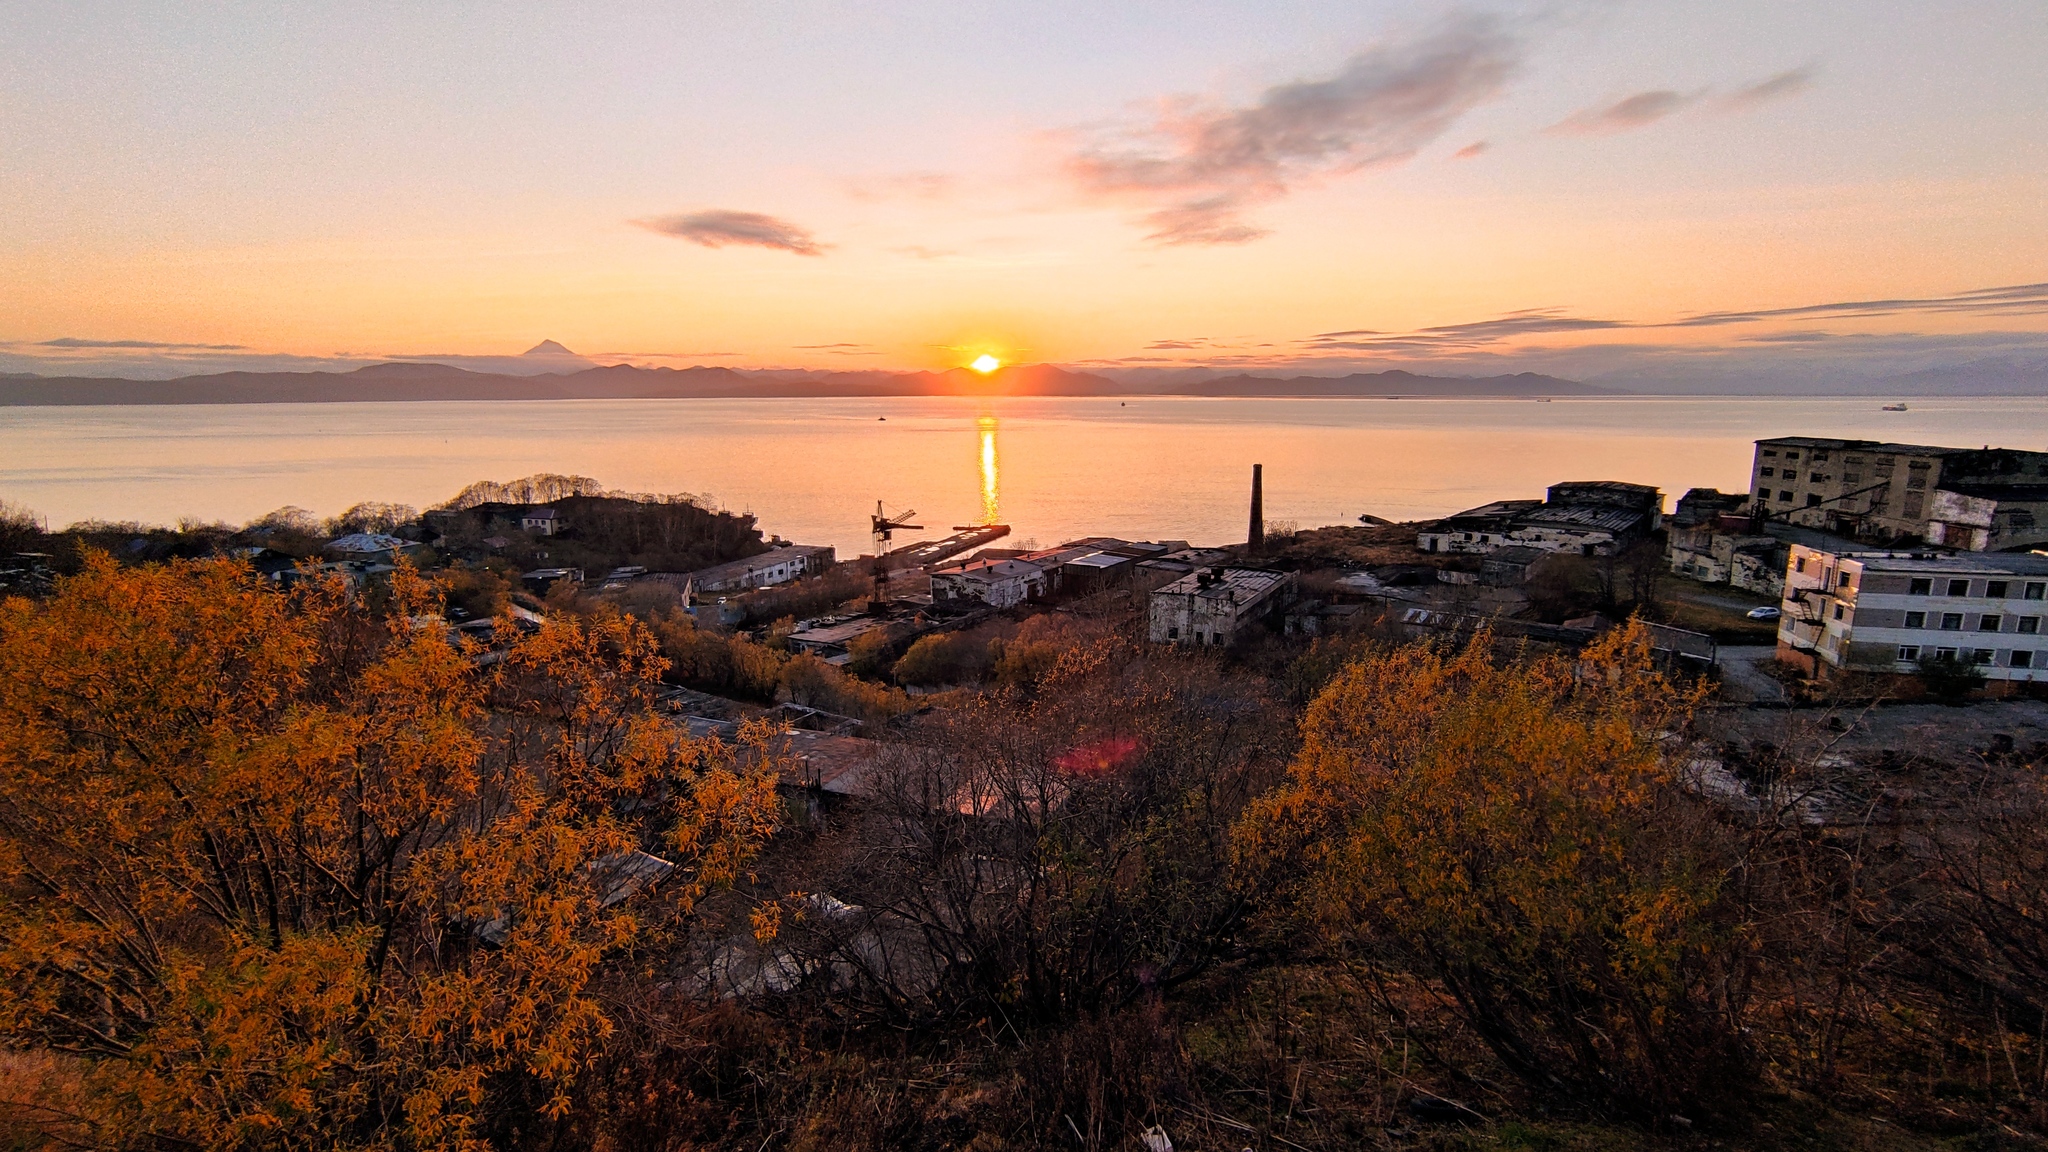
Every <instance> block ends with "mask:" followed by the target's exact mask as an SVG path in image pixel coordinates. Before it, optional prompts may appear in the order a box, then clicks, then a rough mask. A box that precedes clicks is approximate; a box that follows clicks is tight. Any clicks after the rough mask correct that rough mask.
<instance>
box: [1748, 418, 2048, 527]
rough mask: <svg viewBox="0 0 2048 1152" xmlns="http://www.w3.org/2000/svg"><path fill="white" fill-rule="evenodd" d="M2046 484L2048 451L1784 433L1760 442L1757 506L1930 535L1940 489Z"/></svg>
mask: <svg viewBox="0 0 2048 1152" xmlns="http://www.w3.org/2000/svg"><path fill="white" fill-rule="evenodd" d="M2041 485H2048V452H2021V451H2017V450H2014V449H2008V448H1982V449H1969V448H1940V447H1935V446H1931V445H1926V444H1894V443H1889V442H1883V441H1877V440H1835V439H1828V438H1825V437H1817V436H1779V437H1775V438H1773V439H1769V440H1759V441H1757V442H1756V456H1755V457H1754V459H1753V460H1752V461H1751V464H1750V484H1749V490H1750V493H1751V498H1752V508H1753V509H1755V510H1756V511H1758V512H1759V513H1761V514H1763V515H1766V516H1768V517H1769V518H1770V519H1773V520H1778V521H1782V522H1784V523H1788V524H1796V525H1799V526H1801V527H1805V528H1818V529H1822V530H1824V531H1828V532H1841V533H1845V534H1848V535H1853V536H1861V537H1868V538H1872V539H1879V540H1888V541H1901V540H1927V539H1929V530H1930V526H1931V523H1932V521H1933V513H1934V509H1935V493H1936V492H1937V491H1939V490H1942V489H1948V490H1950V491H1957V492H1967V491H1972V490H1980V489H1984V488H1998V489H2006V488H2014V487H2026V486H2041Z"/></svg>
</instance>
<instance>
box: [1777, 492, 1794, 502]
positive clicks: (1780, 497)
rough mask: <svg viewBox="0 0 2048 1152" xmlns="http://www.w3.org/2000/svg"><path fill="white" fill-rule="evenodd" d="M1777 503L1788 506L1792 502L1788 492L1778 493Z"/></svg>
mask: <svg viewBox="0 0 2048 1152" xmlns="http://www.w3.org/2000/svg"><path fill="white" fill-rule="evenodd" d="M1778 501H1779V503H1783V504H1790V503H1791V502H1792V494H1791V493H1790V492H1780V493H1778Z"/></svg>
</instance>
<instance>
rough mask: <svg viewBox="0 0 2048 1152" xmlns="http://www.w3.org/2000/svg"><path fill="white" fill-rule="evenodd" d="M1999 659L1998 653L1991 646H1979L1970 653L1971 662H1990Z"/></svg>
mask: <svg viewBox="0 0 2048 1152" xmlns="http://www.w3.org/2000/svg"><path fill="white" fill-rule="evenodd" d="M1996 659H1998V653H1996V652H1993V651H1992V650H1991V649H1989V648H1978V649H1976V650H1974V651H1972V652H1971V653H1970V663H1972V664H1989V663H1991V662H1992V661H1994V660H1996Z"/></svg>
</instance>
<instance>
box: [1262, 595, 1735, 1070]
mask: <svg viewBox="0 0 2048 1152" xmlns="http://www.w3.org/2000/svg"><path fill="white" fill-rule="evenodd" d="M1490 648H1491V646H1490V642H1489V640H1488V638H1486V637H1484V636H1482V637H1479V638H1477V639H1475V640H1474V641H1473V642H1472V643H1471V644H1470V645H1468V646H1467V647H1466V648H1465V649H1464V650H1463V651H1461V652H1456V653H1449V654H1446V653H1444V652H1442V651H1440V650H1435V649H1427V648H1409V649H1403V650H1398V651H1394V652H1390V653H1386V654H1382V655H1374V656H1370V657H1368V658H1367V659H1365V660H1362V661H1360V662H1358V663H1356V664H1354V665H1352V666H1351V667H1349V668H1347V669H1345V670H1344V671H1343V672H1342V673H1341V674H1340V675H1338V676H1337V677H1336V678H1335V679H1334V680H1332V681H1331V682H1330V684H1329V686H1328V687H1327V688H1326V689H1325V690H1324V691H1323V693H1322V694H1321V695H1320V696H1319V697H1318V698H1317V699H1316V700H1315V702H1314V703H1313V704H1312V705H1311V707H1310V709H1309V711H1308V714H1307V716H1306V718H1305V719H1304V721H1303V725H1302V747H1301V751H1300V753H1299V755H1298V756H1297V757H1296V760H1295V762H1294V764H1293V765H1292V766H1291V768H1290V769H1289V777H1288V781H1287V783H1286V784H1285V785H1283V786H1282V787H1281V788H1280V789H1279V790H1278V791H1276V792H1275V793H1273V794H1271V795H1269V796H1267V797H1264V798H1261V799H1260V800H1259V801H1258V802H1256V803H1255V804H1254V805H1253V806H1252V807H1251V809H1250V811H1249V812H1248V813H1247V816H1246V818H1245V819H1244V820H1243V821H1242V822H1241V823H1240V825H1239V826H1238V828H1237V829H1236V831H1235V834H1234V839H1233V852H1234V854H1235V856H1236V858H1237V859H1238V861H1239V862H1240V864H1241V866H1243V867H1245V868H1246V869H1262V868H1265V869H1270V868H1273V867H1274V866H1275V864H1274V862H1275V861H1278V862H1280V867H1281V870H1282V871H1288V870H1293V871H1295V872H1296V874H1297V875H1298V876H1299V878H1300V879H1299V881H1298V887H1297V890H1296V896H1297V904H1298V906H1299V907H1300V908H1301V909H1303V911H1304V913H1305V915H1306V918H1307V919H1308V920H1310V921H1311V922H1312V923H1314V924H1316V925H1317V926H1319V927H1320V928H1321V929H1322V930H1323V931H1324V932H1326V933H1327V934H1328V935H1329V936H1330V937H1332V938H1333V939H1336V940H1340V941H1356V942H1360V943H1364V944H1366V945H1368V946H1371V947H1375V948H1384V949H1390V950H1392V951H1394V952H1397V953H1402V954H1406V955H1410V956H1413V957H1415V958H1417V959H1418V961H1419V962H1420V963H1422V964H1423V966H1424V968H1425V970H1428V971H1431V972H1432V973H1433V974H1435V975H1437V976H1438V977H1439V978H1441V979H1443V980H1445V981H1447V982H1448V985H1449V987H1450V988H1451V990H1452V992H1453V994H1454V995H1455V996H1458V997H1460V998H1462V1002H1463V1003H1464V1004H1465V1007H1466V1009H1467V1010H1468V1011H1469V1012H1471V1013H1472V1014H1473V1015H1474V1017H1475V1019H1476V1018H1478V1017H1486V1019H1485V1020H1484V1021H1482V1022H1480V1023H1479V1024H1478V1025H1477V1026H1478V1027H1479V1028H1480V1030H1481V1032H1482V1034H1483V1035H1487V1036H1488V1039H1489V1042H1497V1043H1498V1044H1499V1045H1500V1046H1502V1047H1503V1048H1504V1049H1510V1050H1518V1051H1519V1050H1520V1049H1517V1045H1521V1046H1523V1048H1526V1046H1527V1044H1529V1043H1533V1042H1534V1041H1531V1040H1529V1039H1528V1038H1527V1037H1522V1038H1515V1039H1510V1038H1508V1034H1509V1033H1511V1032H1513V1031H1514V1028H1515V1025H1514V1024H1513V1022H1512V1020H1511V1019H1510V1017H1511V1016H1512V1015H1513V1014H1512V1013H1510V1014H1508V1015H1503V1013H1504V1012H1505V1011H1506V1009H1505V1008H1504V1007H1503V1005H1506V1004H1515V1005H1520V1006H1521V1007H1520V1008H1519V1009H1517V1011H1518V1012H1526V1013H1529V1014H1531V1015H1532V1016H1541V1015H1543V1014H1544V1013H1546V1012H1548V1011H1549V1009H1547V1008H1544V1007H1542V1006H1543V1005H1546V1004H1552V1003H1554V1004H1556V1006H1557V1011H1559V1012H1562V1013H1564V1015H1563V1016H1562V1017H1550V1018H1548V1019H1547V1022H1544V1023H1540V1024H1530V1025H1529V1027H1530V1028H1531V1029H1532V1030H1533V1033H1534V1034H1539V1035H1540V1034H1543V1033H1544V1032H1545V1031H1546V1030H1549V1029H1559V1028H1561V1029H1562V1031H1564V1032H1566V1033H1569V1032H1571V1031H1572V1030H1574V1029H1580V1028H1590V1029H1595V1030H1596V1032H1597V1037H1606V1038H1596V1039H1593V1040H1591V1041H1589V1044H1590V1045H1591V1047H1587V1048H1584V1049H1583V1051H1588V1052H1590V1051H1596V1050H1603V1049H1605V1048H1606V1047H1607V1046H1610V1045H1613V1044H1620V1043H1623V1041H1622V1040H1616V1039H1613V1037H1615V1036H1617V1035H1623V1034H1627V1033H1628V1032H1629V1029H1631V1028H1634V1027H1637V1026H1638V1025H1639V1024H1640V1025H1642V1026H1647V1027H1652V1028H1660V1027H1662V1026H1663V1025H1662V1024H1660V1023H1657V1022H1658V1021H1662V1020H1664V1019H1665V1018H1666V1017H1665V1015H1664V1006H1666V1005H1668V1004H1670V1003H1674V1002H1676V1001H1677V1000H1679V999H1682V998H1683V997H1684V996H1686V995H1690V994H1691V993H1690V991H1689V989H1690V985H1689V984H1688V983H1687V981H1688V979H1689V978H1688V976H1687V975H1686V973H1687V972H1688V971H1690V970H1691V969H1689V968H1688V967H1687V965H1688V964H1691V963H1694V962H1696V961H1697V960H1698V959H1699V958H1700V957H1701V956H1702V955H1703V954H1705V953H1706V952H1707V951H1708V949H1709V947H1710V945H1711V944H1712V942H1713V941H1714V940H1716V939H1717V938H1718V933H1719V931H1720V929H1719V928H1718V926H1717V924H1716V922H1715V920H1714V916H1713V909H1714V905H1715V901H1716V898H1717V895H1718V892H1719V886H1718V884H1719V882H1718V876H1719V871H1718V870H1717V869H1716V868H1714V867H1712V866H1710V863H1709V862H1708V861H1707V860H1706V859H1705V857H1704V856H1703V855H1702V853H1704V852H1708V851H1711V848H1710V847H1709V845H1710V843H1711V836H1710V835H1708V834H1705V833H1699V832H1696V830H1695V829H1696V828H1697V827H1698V825H1695V824H1693V823H1690V822H1689V820H1688V818H1687V817H1686V816H1685V813H1686V812H1687V811H1689V809H1688V808H1687V804H1688V801H1687V799H1686V798H1685V797H1683V796H1682V795H1680V794H1679V793H1678V792H1677V791H1676V790H1675V788H1674V787H1673V786H1672V784H1671V781H1670V776H1669V773H1668V772H1667V770H1666V766H1665V762H1664V757H1665V749H1664V747H1663V745H1662V743H1661V740H1662V738H1663V736H1664V734H1667V733H1669V732H1672V731H1675V730H1679V729H1682V728H1683V727H1684V721H1685V717H1686V715H1687V712H1688V710H1689V708H1690V706H1691V704H1692V702H1693V698H1692V697H1690V696H1689V695H1687V694H1683V693H1679V692H1677V691H1675V690H1674V689H1673V688H1672V686H1671V685H1669V684H1668V683H1666V682H1665V681H1664V680H1663V678H1662V677H1661V676H1659V675H1657V674H1656V673H1655V672H1654V671H1653V670H1652V669H1651V667H1650V663H1649V652H1648V644H1647V638H1646V637H1645V636H1643V635H1642V630H1641V629H1639V628H1634V627H1631V628H1628V629H1622V630H1617V631H1616V632H1615V633H1613V634H1611V635H1610V636H1609V637H1608V638H1607V639H1605V640H1603V641H1602V642H1601V643H1599V644H1597V645H1595V646H1593V647H1592V648H1590V649H1589V650H1588V651H1587V652H1586V653H1585V654H1584V657H1583V659H1581V660H1579V661H1567V660H1565V659H1562V658H1551V659H1541V660H1533V661H1522V662H1499V661H1496V660H1495V659H1494V658H1493V657H1492V654H1491V651H1490ZM1631 1003H1632V1004H1634V1005H1635V1006H1636V1008H1634V1009H1631V1008H1628V1007H1625V1005H1628V1004H1631ZM1637 1009H1639V1010H1640V1011H1639V1014H1638V1015H1631V1012H1634V1011H1636V1010H1637ZM1610 1010H1612V1011H1614V1012H1616V1013H1618V1016H1617V1017H1615V1018H1612V1019H1609V1018H1606V1017H1604V1016H1603V1015H1602V1013H1604V1012H1607V1011H1610ZM1631 1021H1635V1022H1636V1023H1631ZM1489 1029H1492V1030H1494V1031H1491V1032H1489ZM1638 1039H1640V1037H1638ZM1524 1054H1525V1055H1526V1053H1524ZM1504 1055H1507V1056H1509V1057H1510V1058H1511V1063H1512V1061H1513V1059H1521V1058H1523V1057H1522V1056H1515V1055H1514V1054H1513V1052H1512V1051H1508V1052H1504ZM1530 1071H1531V1072H1532V1074H1533V1073H1534V1072H1536V1071H1537V1070H1536V1069H1530Z"/></svg>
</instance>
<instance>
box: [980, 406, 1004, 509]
mask: <svg viewBox="0 0 2048 1152" xmlns="http://www.w3.org/2000/svg"><path fill="white" fill-rule="evenodd" d="M978 423H979V425H980V428H981V522H982V523H983V524H995V523H998V522H999V521H1000V518H1001V516H1002V493H1001V490H1000V488H999V487H998V484H999V482H1000V480H1001V475H1002V474H1001V471H1000V469H999V468H998V467H997V465H996V418H995V417H993V416H983V417H982V418H981V419H980V421H979V422H978Z"/></svg>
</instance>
